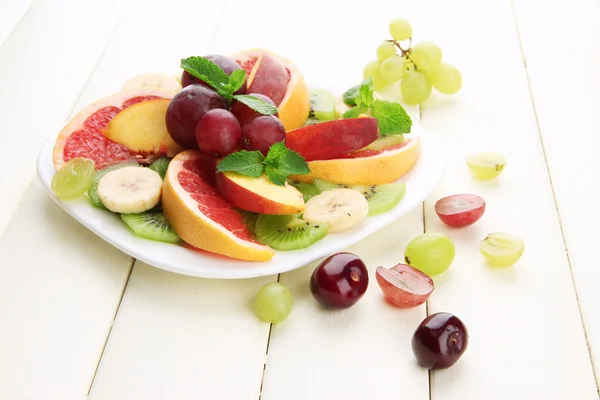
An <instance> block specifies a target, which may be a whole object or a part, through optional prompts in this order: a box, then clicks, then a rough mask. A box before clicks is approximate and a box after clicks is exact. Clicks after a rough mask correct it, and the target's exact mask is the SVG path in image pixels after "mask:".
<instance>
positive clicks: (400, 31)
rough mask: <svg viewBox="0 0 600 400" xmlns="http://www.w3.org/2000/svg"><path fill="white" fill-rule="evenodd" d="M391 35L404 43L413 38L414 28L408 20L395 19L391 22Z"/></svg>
mask: <svg viewBox="0 0 600 400" xmlns="http://www.w3.org/2000/svg"><path fill="white" fill-rule="evenodd" d="M389 29H390V35H392V37H393V38H394V39H395V40H398V41H403V40H406V39H410V37H411V36H412V26H411V25H410V23H409V22H408V20H407V19H406V18H394V19H393V20H392V21H391V22H390V28H389Z"/></svg>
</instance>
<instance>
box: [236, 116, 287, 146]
mask: <svg viewBox="0 0 600 400" xmlns="http://www.w3.org/2000/svg"><path fill="white" fill-rule="evenodd" d="M284 139H285V128H284V127H283V124H282V123H281V121H280V120H279V118H277V117H274V116H272V115H259V116H258V117H254V118H252V119H251V120H250V121H248V122H247V123H246V124H245V125H244V126H243V127H242V140H243V144H244V148H245V149H246V150H259V151H260V152H261V153H263V154H264V155H265V156H266V155H267V153H268V152H269V148H270V147H271V146H272V145H274V144H275V143H279V142H281V141H282V140H284Z"/></svg>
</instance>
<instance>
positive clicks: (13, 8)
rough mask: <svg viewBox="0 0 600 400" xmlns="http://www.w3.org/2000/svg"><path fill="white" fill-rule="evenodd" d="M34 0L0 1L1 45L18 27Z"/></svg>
mask: <svg viewBox="0 0 600 400" xmlns="http://www.w3.org/2000/svg"><path fill="white" fill-rule="evenodd" d="M32 3H33V0H2V2H1V3H0V46H2V43H4V41H5V40H6V38H7V37H8V36H9V35H10V33H11V32H12V31H13V30H14V29H15V28H16V26H17V25H18V24H19V22H20V21H21V19H23V17H24V16H25V14H26V13H27V10H28V9H29V7H30V6H31V4H32Z"/></svg>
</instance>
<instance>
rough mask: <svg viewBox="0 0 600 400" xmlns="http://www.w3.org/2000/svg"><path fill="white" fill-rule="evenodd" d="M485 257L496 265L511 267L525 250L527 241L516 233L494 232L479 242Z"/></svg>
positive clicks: (480, 249)
mask: <svg viewBox="0 0 600 400" xmlns="http://www.w3.org/2000/svg"><path fill="white" fill-rule="evenodd" d="M479 251H480V252H481V254H482V255H483V257H484V258H485V259H486V260H487V261H488V262H489V263H490V264H492V265H493V266H495V267H510V266H511V265H513V264H515V263H516V262H517V261H519V259H520V258H521V256H522V255H523V252H524V251H525V242H524V241H523V239H521V238H520V237H518V236H516V235H512V234H510V233H504V232H494V233H490V234H489V235H487V236H486V238H485V239H483V240H482V241H481V243H479Z"/></svg>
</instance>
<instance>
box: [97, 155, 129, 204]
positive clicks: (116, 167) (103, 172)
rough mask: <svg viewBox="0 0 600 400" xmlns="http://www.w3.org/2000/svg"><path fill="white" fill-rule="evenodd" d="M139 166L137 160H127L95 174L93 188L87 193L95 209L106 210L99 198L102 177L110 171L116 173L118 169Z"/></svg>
mask: <svg viewBox="0 0 600 400" xmlns="http://www.w3.org/2000/svg"><path fill="white" fill-rule="evenodd" d="M139 165H140V164H139V163H138V162H137V161H135V160H127V161H123V162H120V163H116V164H111V165H109V166H107V167H104V168H102V169H99V170H97V171H96V172H94V181H93V182H92V186H90V188H89V189H88V192H87V195H88V199H89V200H90V203H92V205H93V206H94V207H98V208H104V209H106V207H104V204H102V202H101V201H100V198H99V197H98V182H100V179H102V177H103V176H104V175H106V174H108V173H109V172H110V171H114V170H116V169H119V168H124V167H135V166H139Z"/></svg>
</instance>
